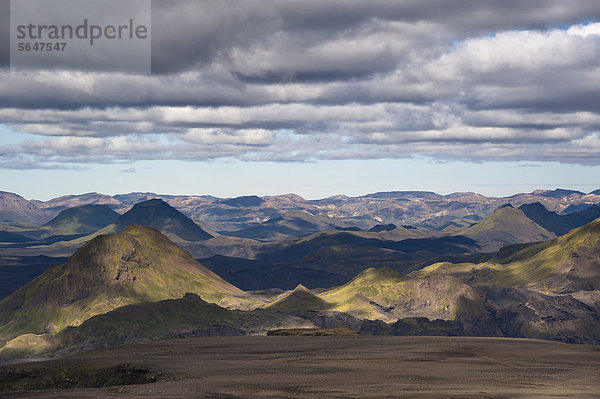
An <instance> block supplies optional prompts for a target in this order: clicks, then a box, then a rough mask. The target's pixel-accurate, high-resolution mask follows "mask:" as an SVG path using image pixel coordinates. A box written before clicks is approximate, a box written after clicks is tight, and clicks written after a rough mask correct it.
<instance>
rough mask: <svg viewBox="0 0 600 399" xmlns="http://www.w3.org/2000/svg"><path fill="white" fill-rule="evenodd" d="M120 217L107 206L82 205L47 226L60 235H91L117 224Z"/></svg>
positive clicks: (62, 214)
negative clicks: (114, 223)
mask: <svg viewBox="0 0 600 399" xmlns="http://www.w3.org/2000/svg"><path fill="white" fill-rule="evenodd" d="M119 216H120V215H119V214H118V213H117V212H115V211H113V210H112V209H110V208H109V207H108V206H106V205H82V206H76V207H73V208H68V209H65V210H63V211H62V212H60V213H59V214H58V216H56V217H55V218H54V219H52V220H51V221H49V222H48V223H46V224H45V226H48V227H50V228H52V229H53V230H55V231H57V232H59V233H60V234H90V233H93V232H95V231H98V230H100V229H102V228H104V227H106V226H108V225H109V224H111V223H113V222H115V221H116V220H117V219H118V218H119Z"/></svg>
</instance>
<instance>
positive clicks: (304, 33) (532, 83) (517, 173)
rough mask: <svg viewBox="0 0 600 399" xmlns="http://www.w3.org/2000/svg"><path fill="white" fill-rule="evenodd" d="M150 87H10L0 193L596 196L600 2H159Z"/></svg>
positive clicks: (54, 78)
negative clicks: (565, 192) (546, 192)
mask: <svg viewBox="0 0 600 399" xmlns="http://www.w3.org/2000/svg"><path fill="white" fill-rule="evenodd" d="M152 12H153V15H152V26H151V33H152V71H153V73H152V74H151V75H132V74H129V73H126V72H123V73H120V72H114V71H112V72H103V71H90V70H35V71H27V72H17V71H14V70H13V71H10V70H9V69H6V68H5V69H0V182H2V184H1V187H0V190H5V191H14V192H18V193H20V194H22V195H24V196H26V197H28V198H38V199H48V198H51V197H53V196H58V195H62V194H68V193H82V192H87V191H100V192H104V193H108V194H114V193H118V192H130V191H153V192H159V193H171V194H213V195H218V196H235V195H242V194H259V195H265V194H282V193H286V192H295V193H298V194H300V195H303V196H305V197H307V198H319V197H325V196H328V195H334V194H348V195H359V194H364V193H368V192H373V191H382V190H403V189H407V190H412V189H423V190H431V191H437V192H440V193H449V192H453V191H476V192H480V193H484V194H490V195H507V194H511V193H516V192H521V191H531V190H533V189H536V188H555V187H564V188H573V189H579V190H581V191H585V192H589V191H592V190H595V189H599V188H600V179H599V178H598V176H600V3H599V2H597V1H595V0H572V1H564V0H543V1H542V0H529V1H521V0H486V1H482V0H446V1H428V0H410V1H404V0H402V1H399V0H389V1H385V0H371V1H364V0H356V1H355V0H329V1H322V0H303V1H289V0H285V1H278V0H262V1H253V0H230V1H217V0H210V1H205V2H204V1H185V0H162V1H155V2H153V3H152Z"/></svg>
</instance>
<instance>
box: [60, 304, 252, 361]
mask: <svg viewBox="0 0 600 399" xmlns="http://www.w3.org/2000/svg"><path fill="white" fill-rule="evenodd" d="M246 318H247V317H246V316H245V315H244V312H235V311H230V310H227V309H224V308H222V307H220V306H217V305H215V304H211V303H207V302H205V301H203V300H202V299H201V298H200V297H199V296H198V295H195V294H191V293H187V294H185V295H184V297H183V298H179V299H166V300H163V301H158V302H145V303H140V304H135V305H128V306H122V307H120V308H118V309H115V310H113V311H111V312H108V313H106V314H101V315H97V316H94V317H92V318H90V319H88V320H86V321H85V322H83V324H81V325H80V326H77V327H68V328H66V329H64V330H63V331H62V332H60V333H59V334H58V335H57V336H56V340H57V341H59V342H60V344H59V345H57V346H56V347H55V349H54V351H55V352H58V353H60V354H65V353H71V352H78V351H81V350H86V349H93V348H98V347H107V346H119V345H124V344H127V343H132V342H142V341H147V340H156V339H160V338H165V337H169V336H171V337H173V336H191V335H195V336H208V335H243V334H244V331H242V330H241V329H240V327H241V326H242V325H243V324H244V320H245V319H246Z"/></svg>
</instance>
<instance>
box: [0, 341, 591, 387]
mask: <svg viewBox="0 0 600 399" xmlns="http://www.w3.org/2000/svg"><path fill="white" fill-rule="evenodd" d="M123 363H128V364H131V365H135V366H140V367H143V368H148V369H151V370H153V371H154V372H163V373H167V374H168V375H169V376H170V377H169V379H170V381H165V382H157V383H153V384H145V385H128V386H117V387H109V388H97V389H72V390H58V391H36V392H21V393H5V394H0V397H4V396H7V397H17V398H25V397H26V398H97V397H126V398H287V397H290V398H395V397H427V398H438V397H445V398H452V397H460V398H464V397H473V398H487V397H490V398H512V397H536V398H554V397H600V347H595V346H584V345H566V344H560V343H553V342H545V341H534V340H517V339H500V338H455V337H453V338H447V337H440V338H438V337H206V338H204V337H202V338H187V339H169V340H163V341H159V342H153V343H148V344H143V345H135V346H127V347H121V348H114V349H106V350H99V351H93V352H85V353H81V354H79V355H76V356H72V357H69V358H64V359H61V360H55V361H48V362H36V363H31V364H27V365H19V366H15V365H12V366H10V367H13V368H14V367H23V368H30V369H31V368H34V367H35V368H37V367H43V368H44V370H51V369H56V368H57V367H58V368H60V367H79V368H85V367H89V366H92V367H108V366H115V365H118V364H123Z"/></svg>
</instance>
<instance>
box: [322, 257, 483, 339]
mask: <svg viewBox="0 0 600 399" xmlns="http://www.w3.org/2000/svg"><path fill="white" fill-rule="evenodd" d="M319 297H320V298H321V299H323V300H324V301H326V302H329V303H332V304H334V306H332V307H331V310H334V311H338V312H344V313H348V314H350V315H352V316H354V317H358V318H365V319H370V320H376V319H379V320H382V321H385V322H395V321H397V320H399V319H403V318H407V317H426V318H428V319H430V320H435V319H441V320H457V321H460V322H461V323H462V324H463V327H464V328H465V329H466V330H469V331H474V330H477V331H478V332H479V333H481V334H484V335H486V334H490V333H492V331H494V329H495V327H493V324H494V323H493V320H492V318H491V314H490V312H489V309H488V308H487V304H486V296H485V294H484V293H483V292H481V291H479V290H476V289H473V288H471V287H469V286H468V285H466V284H464V283H463V282H461V281H460V280H458V279H456V278H454V277H446V276H442V277H434V278H410V277H407V276H404V275H402V274H400V273H398V272H396V271H394V270H392V269H388V268H381V269H373V268H370V269H367V270H365V271H363V272H362V273H360V274H359V275H358V276H356V277H355V278H354V279H352V280H351V281H350V282H348V283H347V284H345V285H343V286H341V287H338V288H334V289H332V290H329V291H326V292H324V293H322V294H320V295H319Z"/></svg>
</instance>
